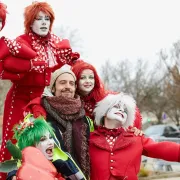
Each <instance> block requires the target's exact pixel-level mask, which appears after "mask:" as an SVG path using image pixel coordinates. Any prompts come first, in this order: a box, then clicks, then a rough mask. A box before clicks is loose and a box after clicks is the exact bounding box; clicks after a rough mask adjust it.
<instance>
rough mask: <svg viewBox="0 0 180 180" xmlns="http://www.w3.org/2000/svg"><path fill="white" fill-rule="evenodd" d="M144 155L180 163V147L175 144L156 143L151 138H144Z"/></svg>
mask: <svg viewBox="0 0 180 180" xmlns="http://www.w3.org/2000/svg"><path fill="white" fill-rule="evenodd" d="M142 144H143V155H145V156H148V157H151V158H158V159H164V160H166V161H176V162H180V145H179V144H177V143H174V142H167V141H164V142H155V141H153V140H152V139H151V138H146V137H144V136H143V137H142Z"/></svg>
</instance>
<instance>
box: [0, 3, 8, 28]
mask: <svg viewBox="0 0 180 180" xmlns="http://www.w3.org/2000/svg"><path fill="white" fill-rule="evenodd" d="M6 8H7V6H6V5H5V4H4V3H2V2H0V18H1V19H2V28H1V29H0V31H1V30H2V29H3V27H4V25H5V22H6V13H7V10H6Z"/></svg>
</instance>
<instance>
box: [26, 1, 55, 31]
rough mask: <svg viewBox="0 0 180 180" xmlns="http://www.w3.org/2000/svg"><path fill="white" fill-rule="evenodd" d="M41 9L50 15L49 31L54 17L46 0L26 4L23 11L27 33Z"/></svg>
mask: <svg viewBox="0 0 180 180" xmlns="http://www.w3.org/2000/svg"><path fill="white" fill-rule="evenodd" d="M40 11H42V12H44V13H45V14H47V15H48V16H49V17H50V20H51V24H50V29H49V30H50V31H51V29H52V25H53V22H54V19H55V15H54V11H53V10H52V8H51V6H50V5H49V4H48V3H46V2H36V1H35V2H33V3H32V4H31V5H29V6H27V7H26V8H25V11H24V27H25V33H26V34H28V33H29V32H30V30H31V25H32V24H33V22H34V19H35V18H36V17H37V16H38V13H39V12H40Z"/></svg>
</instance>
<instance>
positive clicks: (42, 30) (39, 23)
mask: <svg viewBox="0 0 180 180" xmlns="http://www.w3.org/2000/svg"><path fill="white" fill-rule="evenodd" d="M50 24H51V21H50V17H49V16H47V15H46V14H45V13H44V12H42V11H40V12H39V14H38V16H37V17H36V19H35V20H34V22H33V24H32V26H31V28H32V31H33V32H34V33H36V34H38V35H40V36H46V35H47V34H48V32H49V28H50Z"/></svg>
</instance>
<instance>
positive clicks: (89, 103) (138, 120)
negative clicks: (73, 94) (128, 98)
mask: <svg viewBox="0 0 180 180" xmlns="http://www.w3.org/2000/svg"><path fill="white" fill-rule="evenodd" d="M85 69H90V70H92V71H93V72H94V79H95V86H94V89H93V90H92V91H91V92H90V94H89V95H87V96H82V95H81V93H80V90H79V88H78V84H79V80H80V77H81V73H82V71H83V70H85ZM72 71H73V72H74V74H75V75H76V77H77V94H79V95H80V96H81V99H82V101H83V102H84V109H85V111H86V116H89V117H90V118H91V119H94V117H93V114H92V113H93V110H94V108H95V105H96V103H97V102H99V101H100V100H102V99H103V98H104V97H106V96H107V95H108V94H116V92H112V91H106V90H105V88H104V85H103V83H102V82H101V79H100V77H99V76H98V74H97V71H96V69H95V68H94V66H92V65H91V64H89V63H86V62H84V61H82V60H78V61H76V63H75V64H74V65H73V66H72ZM134 126H135V127H136V128H138V129H141V128H142V117H141V114H140V111H139V109H138V108H136V117H135V122H134Z"/></svg>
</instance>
